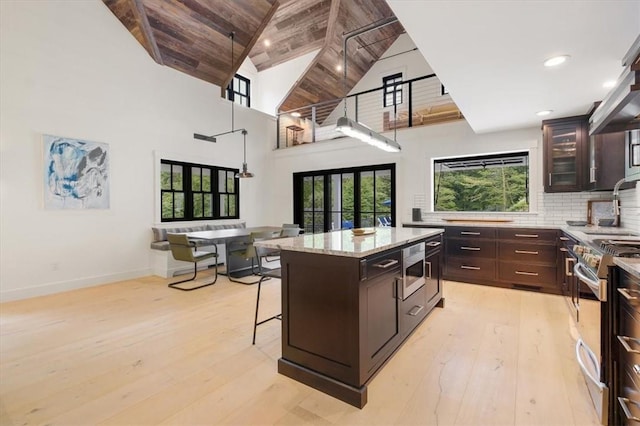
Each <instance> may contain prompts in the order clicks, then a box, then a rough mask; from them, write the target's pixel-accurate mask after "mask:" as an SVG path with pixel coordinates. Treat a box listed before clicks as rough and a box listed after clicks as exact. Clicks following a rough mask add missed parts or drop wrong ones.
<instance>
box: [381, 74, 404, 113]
mask: <svg viewBox="0 0 640 426" xmlns="http://www.w3.org/2000/svg"><path fill="white" fill-rule="evenodd" d="M382 87H383V106H384V107H388V106H392V105H399V104H401V103H402V73H397V74H393V75H389V76H387V77H383V78H382Z"/></svg>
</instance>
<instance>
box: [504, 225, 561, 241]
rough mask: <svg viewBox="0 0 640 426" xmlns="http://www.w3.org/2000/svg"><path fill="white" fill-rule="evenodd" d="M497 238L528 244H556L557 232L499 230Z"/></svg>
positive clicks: (531, 229) (527, 229)
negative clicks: (526, 242) (527, 242)
mask: <svg viewBox="0 0 640 426" xmlns="http://www.w3.org/2000/svg"><path fill="white" fill-rule="evenodd" d="M498 238H499V239H501V240H516V241H529V242H548V243H553V244H555V243H556V240H557V238H558V231H557V230H555V229H538V228H500V229H498Z"/></svg>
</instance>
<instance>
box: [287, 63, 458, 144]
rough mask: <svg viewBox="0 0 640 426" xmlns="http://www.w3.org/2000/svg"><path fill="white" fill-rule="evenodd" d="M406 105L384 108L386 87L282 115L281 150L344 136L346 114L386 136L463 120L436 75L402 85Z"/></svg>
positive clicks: (412, 80) (403, 99)
mask: <svg viewBox="0 0 640 426" xmlns="http://www.w3.org/2000/svg"><path fill="white" fill-rule="evenodd" d="M401 85H402V102H401V103H398V104H396V105H391V106H387V107H385V106H384V89H385V87H384V86H381V87H376V88H374V89H370V90H365V91H362V92H358V93H354V94H351V95H348V96H347V97H346V98H340V99H334V100H330V101H325V102H321V103H317V104H313V105H308V106H305V107H302V108H297V109H294V110H289V111H281V112H279V113H278V117H277V118H278V139H277V148H279V149H280V148H288V147H291V146H295V145H300V144H304V143H315V142H319V141H323V140H331V139H335V138H338V137H341V136H342V134H340V133H339V132H337V131H336V130H335V124H336V122H337V120H338V118H340V117H342V116H343V115H345V108H344V105H345V101H346V105H347V108H346V116H347V117H349V118H351V119H353V120H356V121H358V122H360V123H362V124H365V125H366V126H368V127H370V128H371V129H372V130H374V131H376V132H379V133H384V132H390V131H394V130H395V129H402V128H407V127H414V126H421V125H426V124H434V123H440V122H443V121H450V120H457V119H461V118H463V117H462V114H461V113H460V110H459V109H458V107H457V106H456V105H455V104H454V103H453V101H452V100H451V97H450V96H449V94H448V93H446V92H445V91H444V89H443V86H442V84H441V83H440V80H439V79H438V78H437V77H436V75H435V74H430V75H425V76H422V77H417V78H414V79H411V80H407V81H404V82H402V83H401Z"/></svg>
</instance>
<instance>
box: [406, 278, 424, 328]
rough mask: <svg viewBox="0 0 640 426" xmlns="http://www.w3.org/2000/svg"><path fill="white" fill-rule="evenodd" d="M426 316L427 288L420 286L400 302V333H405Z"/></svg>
mask: <svg viewBox="0 0 640 426" xmlns="http://www.w3.org/2000/svg"><path fill="white" fill-rule="evenodd" d="M426 316H427V288H426V287H425V286H422V287H420V288H419V289H418V290H416V291H415V292H414V293H413V294H412V295H411V296H409V297H408V298H407V299H406V300H403V301H401V302H400V333H401V334H403V335H407V334H409V333H411V332H412V331H413V329H414V328H416V326H417V325H418V324H420V321H422V320H423V319H424V317H426Z"/></svg>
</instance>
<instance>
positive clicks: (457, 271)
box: [445, 257, 496, 282]
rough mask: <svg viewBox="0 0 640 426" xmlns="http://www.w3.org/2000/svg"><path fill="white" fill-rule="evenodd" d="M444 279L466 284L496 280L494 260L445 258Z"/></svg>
mask: <svg viewBox="0 0 640 426" xmlns="http://www.w3.org/2000/svg"><path fill="white" fill-rule="evenodd" d="M445 278H446V279H450V280H460V281H468V282H476V281H489V280H491V281H493V280H495V279H496V261H495V259H480V258H465V257H447V258H446V260H445Z"/></svg>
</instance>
